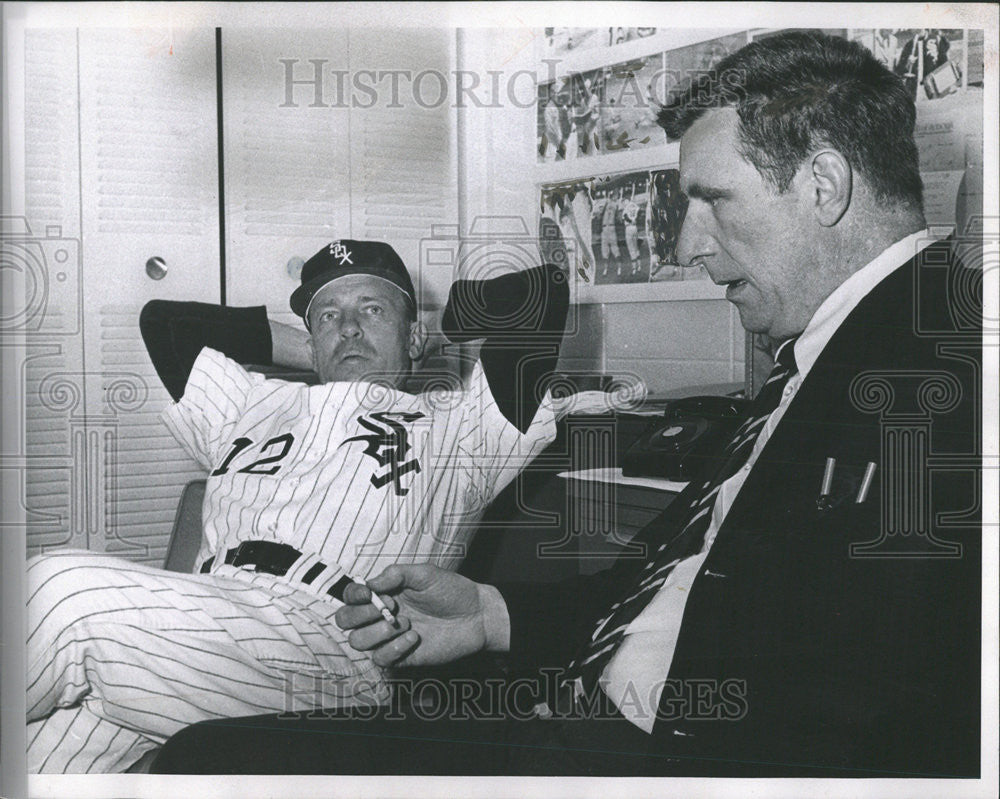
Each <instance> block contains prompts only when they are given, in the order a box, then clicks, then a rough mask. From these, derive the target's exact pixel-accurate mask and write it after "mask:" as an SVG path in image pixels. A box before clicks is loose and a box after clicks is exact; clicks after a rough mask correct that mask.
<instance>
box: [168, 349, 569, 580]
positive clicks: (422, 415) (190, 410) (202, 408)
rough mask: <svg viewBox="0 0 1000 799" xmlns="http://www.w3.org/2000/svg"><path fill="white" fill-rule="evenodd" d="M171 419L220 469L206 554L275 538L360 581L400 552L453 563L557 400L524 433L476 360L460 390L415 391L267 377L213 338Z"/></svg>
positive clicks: (530, 450) (532, 447)
mask: <svg viewBox="0 0 1000 799" xmlns="http://www.w3.org/2000/svg"><path fill="white" fill-rule="evenodd" d="M163 419H164V421H165V422H166V424H167V426H168V427H169V428H170V430H171V431H172V432H173V434H174V435H175V436H176V437H177V439H178V440H179V441H180V442H181V443H182V444H183V445H184V446H185V448H186V449H187V450H188V451H189V452H190V453H191V455H192V456H194V457H195V458H196V459H197V460H198V461H199V462H200V463H201V464H202V465H204V466H205V467H206V468H207V469H209V470H211V472H210V476H209V478H208V485H207V488H206V493H205V505H204V514H203V525H204V539H203V542H202V547H201V550H200V552H199V559H198V563H199V564H200V563H201V562H203V561H204V560H205V559H207V558H209V557H211V556H214V555H216V553H218V552H223V553H225V551H226V550H228V549H229V548H231V547H234V546H236V545H237V544H238V543H239V542H241V541H247V540H268V541H278V542H282V543H285V544H289V545H291V546H293V547H295V548H296V549H299V550H301V551H302V552H306V553H311V554H313V555H316V556H318V557H319V558H320V559H321V560H323V561H324V562H326V563H327V564H333V563H337V564H339V565H340V566H341V567H342V568H343V569H344V570H345V571H347V573H348V574H351V575H352V576H356V577H364V576H367V575H369V574H370V573H373V572H378V571H381V570H382V569H383V568H384V567H385V566H387V565H389V564H390V563H395V562H401V561H402V562H427V561H429V562H432V563H435V564H437V565H439V566H442V567H445V568H454V567H456V566H457V565H458V563H459V562H460V561H461V559H462V557H464V554H465V549H464V547H465V543H466V542H467V539H468V536H469V534H470V533H471V531H472V527H473V523H474V522H475V521H476V519H477V518H478V516H479V514H480V513H481V512H482V511H483V509H484V508H485V507H486V505H487V504H488V503H489V501H490V500H491V499H492V498H493V497H494V496H495V495H496V493H497V492H498V491H500V490H501V489H502V488H503V487H504V486H505V485H506V484H507V483H509V482H510V481H511V480H512V479H513V478H514V476H515V475H516V474H517V473H518V472H519V471H520V470H521V469H522V468H523V466H524V465H525V464H526V463H527V462H528V461H530V460H531V459H532V458H533V457H535V455H537V454H538V452H540V451H541V449H543V448H544V447H545V446H546V445H547V444H548V443H549V442H550V441H552V440H553V438H554V437H555V416H554V412H553V408H552V403H551V402H550V401H548V400H546V401H543V402H542V404H541V406H540V408H539V409H538V412H537V414H536V415H535V418H534V421H533V422H532V424H531V426H530V427H529V428H528V430H527V432H526V433H524V434H522V433H521V432H520V431H518V430H517V428H515V427H514V426H513V425H512V424H511V423H510V422H509V421H508V420H507V419H506V418H505V417H504V416H503V414H502V413H501V411H500V410H499V408H498V407H497V406H496V403H495V402H494V400H493V397H492V395H491V394H490V391H489V386H488V384H487V381H486V378H485V376H484V375H483V372H482V369H481V367H480V365H479V364H476V366H475V367H474V369H473V374H472V376H471V378H470V380H469V382H468V385H467V386H466V387H465V389H464V390H462V391H453V392H437V393H435V392H431V393H428V394H419V395H414V394H407V393H405V392H402V391H398V390H395V389H392V388H388V387H386V386H382V385H377V384H372V383H353V382H351V383H348V382H337V383H328V384H325V385H320V386H306V385H303V384H299V383H289V382H285V381H281V380H268V379H265V378H264V377H263V376H261V375H255V374H250V373H248V372H247V371H246V370H245V369H243V368H242V367H241V366H240V365H239V364H237V363H235V362H234V361H232V360H230V359H229V358H227V357H226V356H224V355H222V354H221V353H219V352H216V351H215V350H212V349H208V348H205V349H203V350H202V351H201V354H200V355H199V356H198V359H197V360H196V362H195V364H194V367H193V369H192V371H191V376H190V377H189V379H188V384H187V388H186V390H185V393H184V396H183V397H182V399H181V400H180V402H177V403H175V404H173V405H171V406H169V407H168V408H167V409H166V410H165V411H164V414H163ZM221 560H222V558H215V562H214V564H213V571H216V570H217V569H218V568H220V567H219V564H220V562H221Z"/></svg>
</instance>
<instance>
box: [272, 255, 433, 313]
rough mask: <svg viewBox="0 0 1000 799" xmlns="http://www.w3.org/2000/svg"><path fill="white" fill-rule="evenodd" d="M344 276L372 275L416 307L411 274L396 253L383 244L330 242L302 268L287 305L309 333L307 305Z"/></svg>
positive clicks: (415, 295)
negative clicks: (299, 283)
mask: <svg viewBox="0 0 1000 799" xmlns="http://www.w3.org/2000/svg"><path fill="white" fill-rule="evenodd" d="M347 275H371V276H372V277H377V278H381V279H382V280H386V281H388V282H389V283H392V285H394V286H395V287H396V288H398V289H399V290H400V291H401V292H403V294H405V295H406V297H407V298H408V299H409V301H410V303H411V305H412V306H413V307H414V308H416V307H417V294H416V292H415V291H414V289H413V281H412V280H411V279H410V273H409V272H407V271H406V267H405V266H404V265H403V261H402V259H401V258H400V257H399V255H397V253H396V251H395V250H394V249H393V248H392V247H390V246H389V245H388V244H386V243H385V242H383V241H354V240H353V239H338V240H337V241H331V242H330V243H329V244H328V245H326V246H325V247H324V248H323V249H322V250H320V251H319V252H318V253H316V254H315V255H314V256H313V257H312V258H310V259H309V260H308V261H306V262H305V264H303V266H302V285H300V286H299V287H298V288H297V289H295V291H293V292H292V297H291V300H290V301H289V304H290V305H291V306H292V311H294V312H295V313H296V314H298V315H299V316H301V317H302V320H303V321H304V322H305V325H306V329H307V330H308V329H309V316H308V313H309V305H310V304H311V303H312V300H313V297H315V296H316V292H318V291H319V290H320V289H321V288H323V286H325V285H327V284H328V283H332V282H333V281H334V280H337V279H339V278H342V277H346V276H347Z"/></svg>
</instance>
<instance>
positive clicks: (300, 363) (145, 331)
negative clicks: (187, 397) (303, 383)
mask: <svg viewBox="0 0 1000 799" xmlns="http://www.w3.org/2000/svg"><path fill="white" fill-rule="evenodd" d="M139 329H140V331H141V332H142V339H143V341H144V342H145V344H146V349H147V351H148V352H149V356H150V358H151V359H152V361H153V366H154V367H155V368H156V373H157V374H158V375H159V376H160V380H162V381H163V385H164V386H165V387H166V389H167V391H168V392H170V396H171V397H173V398H174V399H175V400H179V399H180V398H181V397H182V396H183V395H184V389H185V387H186V385H187V380H188V377H189V375H190V374H191V367H192V366H194V362H195V360H196V359H197V358H198V353H199V352H201V350H202V347H211V348H212V349H214V350H218V351H219V352H221V353H223V354H224V355H227V356H228V357H230V358H232V359H233V360H234V361H237V362H239V363H256V364H262V365H268V364H272V363H274V364H280V365H282V366H291V367H295V368H300V369H311V368H312V360H311V356H310V350H309V346H308V341H309V336H308V334H307V333H306V332H305V331H304V330H298V329H296V328H294V327H291V326H289V325H285V324H281V323H280V322H274V321H271V320H269V319H268V318H267V309H266V308H265V307H264V306H263V305H260V306H255V307H250V308H230V307H224V306H221V305H212V304H210V303H205V302H174V301H170V300H151V301H150V302H148V303H146V305H145V307H143V309H142V313H141V314H140V315H139Z"/></svg>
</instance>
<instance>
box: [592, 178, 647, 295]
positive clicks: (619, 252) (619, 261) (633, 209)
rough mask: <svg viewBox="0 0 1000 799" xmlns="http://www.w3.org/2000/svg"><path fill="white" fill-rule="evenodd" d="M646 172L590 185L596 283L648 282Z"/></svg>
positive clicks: (596, 179)
mask: <svg viewBox="0 0 1000 799" xmlns="http://www.w3.org/2000/svg"><path fill="white" fill-rule="evenodd" d="M648 190H649V173H648V172H646V171H642V172H625V173H622V174H618V175H602V176H601V177H596V178H594V179H593V182H592V184H591V211H590V236H591V247H592V249H593V252H594V258H595V261H596V274H595V281H594V282H595V283H596V284H598V285H601V284H605V283H648V282H649V275H650V267H651V262H650V257H649V254H650V241H649V237H648V235H647V233H648V231H647V225H646V220H647V206H648V197H649V191H648Z"/></svg>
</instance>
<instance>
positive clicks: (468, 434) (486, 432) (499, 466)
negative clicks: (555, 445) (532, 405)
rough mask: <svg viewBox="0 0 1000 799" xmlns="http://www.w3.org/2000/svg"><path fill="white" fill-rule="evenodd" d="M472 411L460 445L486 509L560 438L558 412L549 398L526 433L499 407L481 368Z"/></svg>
mask: <svg viewBox="0 0 1000 799" xmlns="http://www.w3.org/2000/svg"><path fill="white" fill-rule="evenodd" d="M467 398H468V400H467V401H468V407H467V409H466V415H465V423H464V427H463V430H462V435H461V439H460V441H459V449H460V452H461V455H462V458H463V460H464V462H465V463H466V464H468V473H469V479H470V481H471V484H472V486H473V488H474V489H475V492H476V494H477V495H478V496H479V498H480V503H481V506H483V507H485V505H486V504H488V503H489V502H490V501H492V500H493V498H494V497H496V495H497V494H499V493H500V492H501V491H502V490H503V489H504V488H505V487H506V486H507V485H508V484H509V483H510V482H511V480H513V479H514V478H515V477H516V476H517V475H518V473H519V472H521V471H523V469H524V467H525V466H527V465H528V464H529V463H530V462H531V461H532V460H534V459H535V458H536V457H537V456H538V454H539V453H540V452H541V451H542V450H543V449H545V447H547V446H548V445H549V444H551V443H552V442H553V441H554V440H555V437H556V409H555V406H554V403H553V402H552V400H551V397H550V396H549V395H548V394H546V396H545V397H544V398H543V399H542V401H541V402H540V403H539V405H538V409H537V411H536V412H535V415H534V418H533V419H532V421H531V424H530V425H528V426H527V429H526V430H525V431H524V432H522V431H521V430H519V429H518V428H517V427H515V426H514V425H513V424H512V423H511V422H510V420H509V419H507V417H506V416H504V414H503V412H502V411H501V410H500V408H499V407H498V406H497V403H496V400H495V399H494V397H493V395H492V393H491V391H490V383H489V382H488V381H487V379H486V376H485V374H484V372H483V367H482V365H481V364H479V363H477V364H476V365H475V367H474V368H473V371H472V375H471V377H470V379H469V384H468V387H467Z"/></svg>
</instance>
